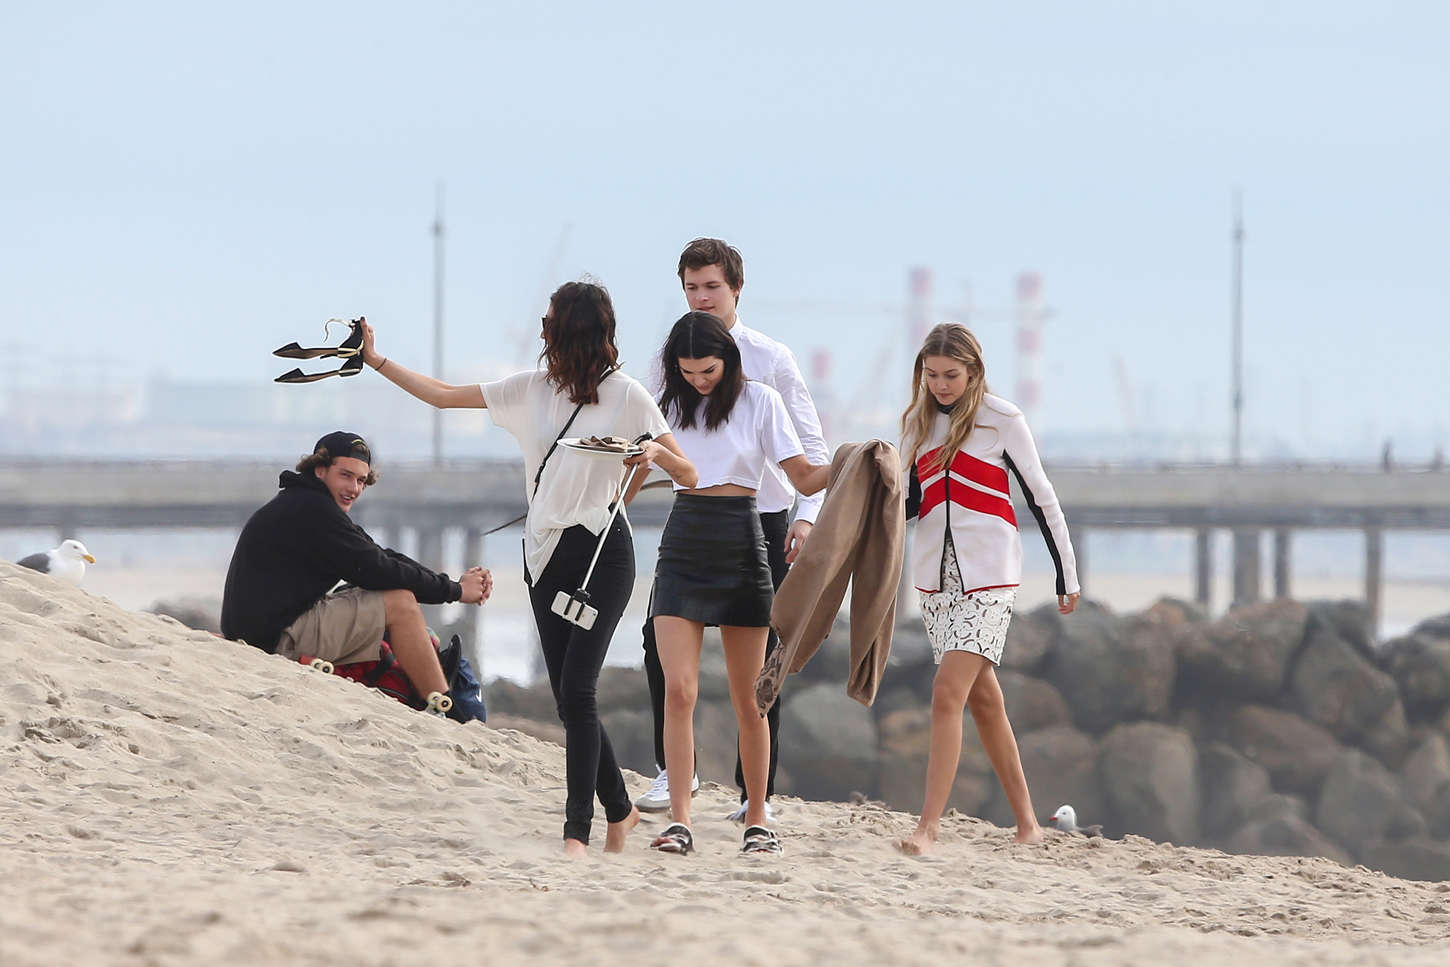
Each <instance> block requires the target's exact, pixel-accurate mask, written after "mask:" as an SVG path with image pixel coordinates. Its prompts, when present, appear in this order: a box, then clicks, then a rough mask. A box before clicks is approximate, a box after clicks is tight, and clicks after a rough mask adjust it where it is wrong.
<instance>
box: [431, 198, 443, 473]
mask: <svg viewBox="0 0 1450 967" xmlns="http://www.w3.org/2000/svg"><path fill="white" fill-rule="evenodd" d="M433 378H434V379H442V378H443V183H442V182H441V181H440V182H439V183H438V187H437V198H436V202H435V208H434V215H433ZM442 463H443V411H442V410H439V409H434V410H433V466H435V467H437V466H440V465H441V464H442Z"/></svg>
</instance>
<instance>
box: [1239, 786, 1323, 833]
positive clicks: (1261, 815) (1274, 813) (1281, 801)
mask: <svg viewBox="0 0 1450 967" xmlns="http://www.w3.org/2000/svg"><path fill="white" fill-rule="evenodd" d="M1291 818H1292V819H1302V820H1303V821H1304V822H1306V823H1307V822H1309V803H1307V802H1305V801H1304V798H1303V797H1302V796H1294V795H1290V794H1289V793H1287V792H1271V793H1269V794H1268V795H1267V796H1265V797H1264V798H1263V799H1260V800H1259V801H1258V802H1256V803H1254V804H1253V805H1252V806H1250V807H1249V811H1248V813H1247V814H1246V815H1245V816H1244V825H1249V824H1251V823H1262V822H1268V821H1271V820H1277V819H1291Z"/></svg>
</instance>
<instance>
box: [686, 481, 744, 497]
mask: <svg viewBox="0 0 1450 967" xmlns="http://www.w3.org/2000/svg"><path fill="white" fill-rule="evenodd" d="M678 492H679V493H682V494H689V495H690V496H692V497H754V496H755V491H754V490H753V489H751V488H750V487H742V486H740V485H739V484H716V485H715V486H713V487H701V488H700V489H699V490H681V491H678Z"/></svg>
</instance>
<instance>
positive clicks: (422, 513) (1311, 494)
mask: <svg viewBox="0 0 1450 967" xmlns="http://www.w3.org/2000/svg"><path fill="white" fill-rule="evenodd" d="M280 469H281V467H280V466H279V465H277V464H262V463H256V462H245V463H242V462H237V463H231V462H198V461H175V462H167V461H146V462H140V461H138V462H109V461H108V462H94V463H91V462H51V461H35V460H6V461H0V528H36V529H50V530H53V531H54V533H55V534H56V535H57V538H60V537H70V536H77V535H79V536H81V537H82V539H84V532H85V531H86V530H87V529H101V528H104V529H128V528H157V529H172V530H176V529H186V528H240V527H241V525H242V524H243V523H244V522H245V521H246V519H247V517H248V516H249V515H250V514H251V513H252V511H254V510H255V509H256V508H257V507H259V506H261V504H262V503H263V502H265V501H266V500H267V499H268V497H269V496H270V495H271V494H272V493H273V492H274V491H275V490H276V487H277V475H278V472H279V470H280ZM1048 473H1049V475H1050V476H1051V478H1052V481H1053V484H1054V486H1055V487H1056V488H1057V494H1058V499H1059V500H1060V501H1061V502H1062V505H1063V507H1064V509H1065V511H1066V513H1067V517H1068V522H1069V525H1070V527H1071V529H1072V532H1073V543H1074V546H1075V547H1076V548H1077V550H1078V556H1079V570H1080V571H1081V572H1082V573H1084V574H1087V573H1088V572H1089V571H1090V569H1091V538H1090V535H1091V533H1092V532H1093V531H1097V530H1106V529H1114V528H1137V529H1160V530H1162V529H1171V530H1180V531H1187V532H1189V533H1192V534H1193V535H1194V536H1195V540H1194V561H1193V574H1194V582H1193V583H1194V588H1195V597H1196V598H1197V599H1198V601H1199V602H1200V603H1201V604H1204V605H1209V604H1211V603H1212V602H1211V600H1210V588H1211V586H1212V578H1213V575H1214V572H1215V566H1216V562H1215V561H1214V559H1213V548H1214V540H1213V537H1214V533H1215V532H1216V531H1227V532H1229V533H1230V534H1231V535H1232V541H1231V547H1232V553H1231V555H1230V556H1231V560H1230V561H1228V562H1226V563H1227V566H1228V567H1230V568H1231V573H1232V576H1233V581H1232V586H1233V601H1232V603H1233V604H1235V605H1241V604H1250V603H1253V602H1255V601H1258V600H1261V599H1262V598H1263V597H1264V596H1265V593H1266V592H1265V587H1264V585H1265V581H1264V575H1263V574H1262V573H1261V571H1262V570H1263V568H1262V567H1261V563H1260V562H1261V560H1262V554H1263V550H1262V549H1263V543H1264V541H1265V540H1268V541H1271V542H1272V554H1271V561H1272V566H1271V568H1270V575H1269V577H1270V578H1271V581H1270V584H1271V588H1270V589H1269V592H1268V593H1269V594H1271V595H1272V596H1273V597H1289V596H1290V595H1291V593H1292V586H1293V543H1294V542H1293V538H1294V534H1295V532H1296V531H1301V530H1309V529H1334V530H1356V531H1360V532H1361V533H1363V535H1364V573H1365V581H1364V597H1365V602H1366V604H1367V605H1368V607H1369V612H1370V621H1371V623H1372V624H1371V627H1376V626H1377V625H1378V619H1379V610H1380V598H1381V589H1382V587H1383V584H1384V534H1385V532H1386V531H1388V530H1417V531H1430V530H1446V531H1450V471H1446V470H1443V469H1436V470H1432V469H1415V468H1405V469H1391V470H1386V469H1383V468H1382V467H1380V466H1369V465H1358V466H1346V465H1259V466H1243V467H1229V466H1224V465H1214V464H1161V465H1154V466H1085V465H1067V464H1054V465H1050V466H1049V467H1048ZM524 485H525V481H524V473H523V468H522V466H521V464H520V463H518V462H517V461H455V462H450V463H446V464H444V465H443V466H442V467H434V466H432V465H428V464H398V465H389V466H386V467H384V468H382V469H381V470H380V471H379V482H378V484H377V485H376V486H375V487H372V488H370V489H369V491H368V493H367V494H366V495H365V497H364V498H363V499H362V500H360V501H359V502H358V504H357V506H356V508H355V509H354V511H353V517H354V519H356V520H357V521H358V522H359V523H360V524H362V525H363V526H364V527H366V528H367V529H368V531H369V532H370V533H371V534H373V536H374V537H375V538H376V539H377V540H378V541H379V543H382V544H395V543H397V542H398V540H399V536H400V534H401V533H402V532H403V531H404V530H411V531H413V532H415V533H416V535H417V551H418V553H417V556H418V558H419V559H420V560H421V561H422V562H423V563H424V564H428V565H430V566H435V567H444V566H445V562H444V561H442V560H441V558H442V555H443V550H442V549H443V546H444V536H445V534H446V533H448V532H458V533H460V534H461V535H462V538H463V547H464V554H465V558H466V559H467V560H470V561H475V560H481V559H483V556H484V549H485V542H486V539H487V537H486V534H487V532H488V531H489V530H490V529H492V528H494V527H497V526H499V525H501V524H504V523H505V522H507V521H509V520H511V519H512V518H514V517H516V516H518V515H520V514H522V513H523V512H524V507H525V503H524ZM669 507H670V496H669V491H668V490H667V489H659V490H651V491H646V492H644V493H643V494H641V495H640V497H639V499H638V500H637V501H636V503H635V505H634V506H633V507H631V508H630V517H631V519H632V520H633V521H634V522H635V523H636V524H637V525H641V526H660V525H662V524H663V523H664V520H665V517H666V515H667V514H668V513H669ZM1018 519H1019V521H1020V522H1021V523H1022V526H1023V527H1024V528H1027V527H1031V526H1032V517H1031V514H1030V513H1029V512H1028V511H1027V508H1026V507H1025V505H1023V504H1021V503H1020V502H1019V505H1018ZM507 533H508V535H509V536H508V539H510V540H513V539H516V535H517V530H514V531H512V532H507ZM1084 584H1085V585H1086V584H1087V580H1086V579H1084Z"/></svg>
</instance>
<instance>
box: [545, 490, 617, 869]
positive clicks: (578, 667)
mask: <svg viewBox="0 0 1450 967" xmlns="http://www.w3.org/2000/svg"><path fill="white" fill-rule="evenodd" d="M598 541H599V538H598V537H597V536H596V535H594V534H592V533H590V531H589V529H588V528H587V527H583V526H575V527H571V528H569V529H568V530H566V531H565V532H564V534H563V536H562V537H561V538H560V539H559V546H558V547H556V548H555V549H554V554H553V556H552V557H550V558H549V563H548V565H547V566H546V567H545V568H544V573H543V574H541V575H540V576H539V580H538V581H536V582H535V583H534V585H533V587H531V588H529V601H530V603H531V604H532V605H533V609H534V624H535V626H536V627H537V628H538V629H539V647H540V648H541V649H542V650H543V652H544V664H545V666H546V667H547V668H548V670H549V685H550V687H551V688H552V689H553V691H554V701H555V703H556V705H557V706H558V710H559V721H560V722H563V723H564V761H565V773H566V776H567V782H568V796H567V798H566V800H565V802H564V838H565V839H577V840H579V841H580V842H581V843H588V842H589V827H590V825H591V824H592V823H593V821H594V796H595V794H596V793H597V794H598V795H599V802H600V804H601V805H603V806H604V815H605V816H606V817H607V818H608V820H609V821H610V822H611V823H617V822H619V821H621V820H623V819H625V818H627V817H628V816H629V813H630V810H631V809H632V808H633V806H632V805H631V804H630V801H629V791H628V790H627V789H626V788H625V785H624V776H623V775H622V774H621V773H620V771H619V764H618V762H616V761H615V758H614V747H613V746H611V745H610V744H609V736H608V735H606V734H605V732H604V727H603V726H602V725H600V724H599V708H598V705H597V704H596V702H595V691H596V687H597V686H598V684H599V669H600V668H601V667H603V665H604V655H605V653H606V652H607V651H609V640H610V639H611V638H612V637H613V636H614V629H615V627H616V626H617V625H618V624H619V619H620V616H621V615H623V614H624V608H625V605H627V604H629V596H630V593H631V592H632V591H633V590H634V537H633V535H631V533H630V530H629V524H628V523H627V522H626V521H625V520H624V518H622V517H616V518H615V520H614V523H613V524H612V525H611V526H610V529H609V537H608V538H607V539H606V540H605V542H604V549H603V551H601V552H600V554H599V563H598V564H596V565H595V566H594V575H593V577H591V578H590V579H589V587H588V588H587V589H586V590H588V592H589V604H590V606H591V607H594V608H598V609H599V617H598V618H597V619H595V622H594V627H593V628H590V629H589V630H588V631H585V630H584V629H583V628H580V627H577V626H576V625H572V624H570V623H569V622H567V621H565V620H564V619H563V618H561V617H559V616H558V615H557V614H554V612H553V611H551V610H550V605H552V604H553V603H554V595H556V594H557V593H558V592H560V591H563V592H565V593H566V594H573V593H574V592H575V591H577V590H579V582H580V581H582V580H583V579H584V572H585V571H586V570H587V569H588V567H589V559H590V558H591V557H593V555H594V548H595V546H596V545H597V544H598Z"/></svg>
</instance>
